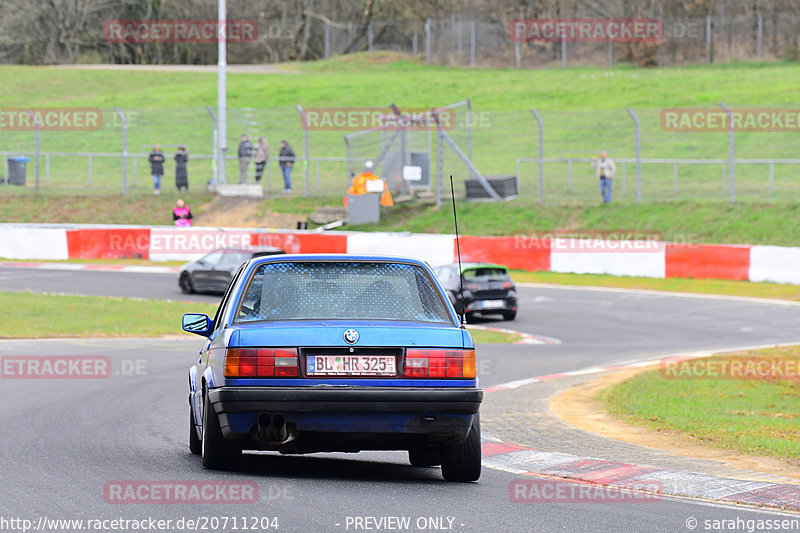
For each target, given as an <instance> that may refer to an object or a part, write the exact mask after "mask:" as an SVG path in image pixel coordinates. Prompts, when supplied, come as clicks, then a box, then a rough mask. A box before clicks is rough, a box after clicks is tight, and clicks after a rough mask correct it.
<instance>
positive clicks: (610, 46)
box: [608, 39, 614, 67]
mask: <svg viewBox="0 0 800 533" xmlns="http://www.w3.org/2000/svg"><path fill="white" fill-rule="evenodd" d="M608 66H609V67H613V66H614V41H612V40H611V39H609V40H608Z"/></svg>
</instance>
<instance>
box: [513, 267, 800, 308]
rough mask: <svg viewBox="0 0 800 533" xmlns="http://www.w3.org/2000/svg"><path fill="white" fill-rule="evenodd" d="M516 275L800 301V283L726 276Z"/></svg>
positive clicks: (524, 279)
mask: <svg viewBox="0 0 800 533" xmlns="http://www.w3.org/2000/svg"><path fill="white" fill-rule="evenodd" d="M511 275H512V278H513V279H514V281H517V282H531V283H548V284H553V285H573V286H578V287H611V288H622V289H644V290H652V291H666V292H689V293H697V294H718V295H724V296H744V297H750V298H770V299H776V300H789V301H795V302H797V301H800V285H789V284H783V283H754V282H752V281H731V280H722V279H683V278H668V279H656V278H641V277H634V276H609V275H606V274H562V273H559V272H526V271H523V270H513V271H512V274H511Z"/></svg>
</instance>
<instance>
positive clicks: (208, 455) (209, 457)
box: [200, 395, 242, 470]
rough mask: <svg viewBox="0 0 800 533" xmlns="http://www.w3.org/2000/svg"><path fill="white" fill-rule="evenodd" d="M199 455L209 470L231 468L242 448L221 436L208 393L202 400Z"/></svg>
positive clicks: (237, 462) (233, 466)
mask: <svg viewBox="0 0 800 533" xmlns="http://www.w3.org/2000/svg"><path fill="white" fill-rule="evenodd" d="M200 455H201V456H202V458H203V466H204V467H206V468H209V469H211V470H233V469H235V468H236V467H238V466H239V462H240V461H241V459H242V448H241V447H240V446H238V445H237V444H236V443H235V442H230V441H227V440H225V437H223V436H222V429H221V428H220V425H219V418H217V413H215V412H214V408H213V407H212V406H211V402H209V401H208V395H206V396H205V399H204V400H203V440H202V445H201V451H200Z"/></svg>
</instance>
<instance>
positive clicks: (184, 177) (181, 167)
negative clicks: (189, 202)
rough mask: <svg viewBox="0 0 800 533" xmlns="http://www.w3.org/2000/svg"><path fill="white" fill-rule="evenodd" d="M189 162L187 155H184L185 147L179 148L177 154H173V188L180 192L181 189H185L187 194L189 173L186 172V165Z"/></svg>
mask: <svg viewBox="0 0 800 533" xmlns="http://www.w3.org/2000/svg"><path fill="white" fill-rule="evenodd" d="M188 162H189V154H188V153H186V147H184V146H179V147H178V152H177V153H176V154H175V186H176V187H177V188H178V192H180V190H181V188H185V189H186V192H189V173H188V171H187V170H186V163H188Z"/></svg>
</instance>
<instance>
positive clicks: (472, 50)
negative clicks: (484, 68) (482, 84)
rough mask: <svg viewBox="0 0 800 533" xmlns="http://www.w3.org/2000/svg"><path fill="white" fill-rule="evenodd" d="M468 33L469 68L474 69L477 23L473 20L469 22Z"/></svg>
mask: <svg viewBox="0 0 800 533" xmlns="http://www.w3.org/2000/svg"><path fill="white" fill-rule="evenodd" d="M469 31H470V36H469V66H471V67H474V66H475V54H476V48H477V43H476V39H477V33H478V29H477V23H476V22H475V20H473V21H472V22H470V25H469Z"/></svg>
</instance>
